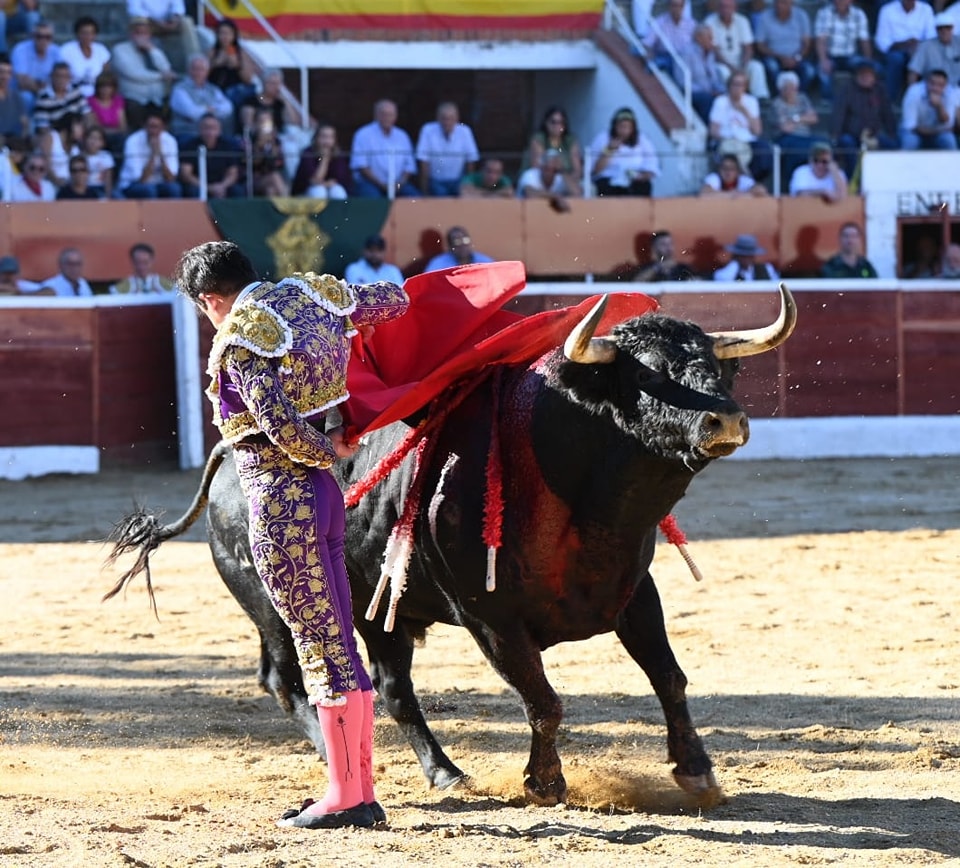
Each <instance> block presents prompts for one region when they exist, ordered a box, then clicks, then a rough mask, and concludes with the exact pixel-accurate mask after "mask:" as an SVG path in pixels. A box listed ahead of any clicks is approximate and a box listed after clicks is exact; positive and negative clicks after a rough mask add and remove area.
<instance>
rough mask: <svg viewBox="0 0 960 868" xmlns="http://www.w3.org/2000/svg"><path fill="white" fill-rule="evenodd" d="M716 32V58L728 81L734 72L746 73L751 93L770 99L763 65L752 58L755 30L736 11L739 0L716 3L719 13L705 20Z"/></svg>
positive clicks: (718, 0) (725, 0)
mask: <svg viewBox="0 0 960 868" xmlns="http://www.w3.org/2000/svg"><path fill="white" fill-rule="evenodd" d="M703 23H704V24H706V25H707V27H709V28H710V29H711V30H712V31H713V44H714V45H715V46H716V49H717V58H718V59H719V61H720V65H721V66H722V67H723V69H724V70H725V71H726V76H727V78H729V77H730V76H731V75H732V74H733V73H734V72H741V71H742V72H743V73H744V74H745V75H746V76H747V79H748V81H749V83H750V93H751V94H753V96H755V97H758V98H759V99H768V98H769V96H770V89H769V88H768V87H767V77H766V73H765V72H764V69H763V64H762V63H760V61H759V60H757V59H756V58H755V57H754V56H753V51H754V41H753V28H752V27H751V26H750V22H749V21H748V20H747V18H746V16H744V15H741V14H740V13H739V12H737V0H717V11H716V12H712V13H711V14H710V15H708V16H707V17H706V18H705V19H704V22H703Z"/></svg>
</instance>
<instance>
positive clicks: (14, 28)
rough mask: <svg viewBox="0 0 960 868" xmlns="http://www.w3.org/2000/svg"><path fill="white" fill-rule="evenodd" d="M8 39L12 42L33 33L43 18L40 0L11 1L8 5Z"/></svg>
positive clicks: (6, 34)
mask: <svg viewBox="0 0 960 868" xmlns="http://www.w3.org/2000/svg"><path fill="white" fill-rule="evenodd" d="M6 18H7V26H6V33H5V36H6V39H7V40H8V42H9V40H11V39H15V38H17V37H20V36H23V35H25V34H27V33H33V28H34V27H36V26H37V25H38V24H39V23H40V21H41V20H42V18H43V16H42V15H41V13H40V0H9V2H7V4H6Z"/></svg>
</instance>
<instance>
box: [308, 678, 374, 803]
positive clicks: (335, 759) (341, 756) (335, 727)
mask: <svg viewBox="0 0 960 868" xmlns="http://www.w3.org/2000/svg"><path fill="white" fill-rule="evenodd" d="M344 696H345V697H346V699H347V703H346V705H318V706H317V717H318V718H319V719H320V730H321V731H322V732H323V743H324V745H325V746H326V748H327V771H328V773H329V783H328V784H327V792H326V795H325V796H324V797H323V798H322V799H320V800H318V801H316V802H314V803H313V804H312V805H310V807H308V808H307V809H306V810H305V811H303V813H304V814H310V815H319V814H330V813H333V812H334V811H345V810H347V809H348V808H354V807H356V806H357V805H359V804H360V803H361V802H363V800H364V799H363V788H362V787H361V785H360V782H361V780H362V775H363V772H362V767H363V759H362V757H361V749H360V744H361V740H362V735H361V734H362V732H363V724H364V705H363V698H362V696H361V694H360V691H359V690H353V691H351V692H350V693H346V694H344Z"/></svg>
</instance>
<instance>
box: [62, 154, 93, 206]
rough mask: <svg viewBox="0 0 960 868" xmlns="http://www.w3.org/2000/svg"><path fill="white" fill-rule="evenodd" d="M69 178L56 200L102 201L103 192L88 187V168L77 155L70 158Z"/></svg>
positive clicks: (84, 161)
mask: <svg viewBox="0 0 960 868" xmlns="http://www.w3.org/2000/svg"><path fill="white" fill-rule="evenodd" d="M69 171H70V178H69V180H68V181H67V183H66V184H64V185H63V186H62V187H61V188H60V189H59V190H57V199H58V200H60V199H102V198H103V190H102V188H101V189H100V190H96V189H94V188H93V187H91V186H90V168H89V167H88V166H87V161H86V160H85V159H84V158H83V157H82V156H81V155H79V154H77V156H75V157H71V158H70V170H69Z"/></svg>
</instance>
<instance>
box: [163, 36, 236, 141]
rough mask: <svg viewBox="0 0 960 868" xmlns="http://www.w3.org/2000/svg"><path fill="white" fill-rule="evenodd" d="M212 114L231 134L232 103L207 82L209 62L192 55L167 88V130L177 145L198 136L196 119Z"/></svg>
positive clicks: (208, 80)
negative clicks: (168, 104)
mask: <svg viewBox="0 0 960 868" xmlns="http://www.w3.org/2000/svg"><path fill="white" fill-rule="evenodd" d="M207 114H212V115H215V116H216V117H217V118H219V120H220V124H221V125H222V127H223V130H224V132H226V134H227V135H232V134H233V103H232V102H230V100H228V99H227V95H226V94H225V93H224V92H223V91H222V90H220V88H219V87H217V86H216V85H215V84H211V82H210V61H209V60H207V58H206V56H205V55H203V54H195V55H193V57H191V58H190V60H189V61H188V63H187V74H186V75H185V76H184V77H183V78H182V79H180V81H178V82H177V83H176V84H175V85H174V86H173V89H172V90H171V91H170V115H171V117H170V132H171V133H172V134H173V135H174V136H175V137H176V139H177V142H178V143H179V144H181V145H182V144H183V143H184V142H185V141H186V140H187V139H192V138H196V137H197V136H198V135H200V118H202V117H203V116H204V115H207Z"/></svg>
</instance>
